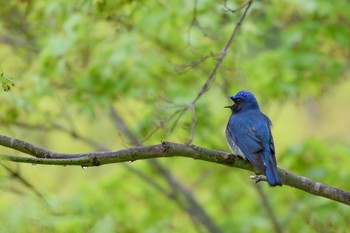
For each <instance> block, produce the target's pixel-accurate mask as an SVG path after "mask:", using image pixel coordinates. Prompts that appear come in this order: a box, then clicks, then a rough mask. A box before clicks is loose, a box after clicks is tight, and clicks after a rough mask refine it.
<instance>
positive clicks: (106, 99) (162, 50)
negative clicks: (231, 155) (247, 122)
mask: <svg viewBox="0 0 350 233" xmlns="http://www.w3.org/2000/svg"><path fill="white" fill-rule="evenodd" d="M244 3H245V1H208V0H193V1H184V0H183V1H162V0H149V1H133V0H118V1H106V0H95V1H88V0H79V1H72V0H59V1H45V0H36V1H33V0H13V1H5V0H0V5H1V7H0V69H1V71H2V72H3V74H4V75H7V76H8V77H11V78H12V79H13V80H14V82H15V85H16V86H15V87H13V88H12V91H10V92H0V131H1V134H5V135H9V136H12V137H16V138H19V139H22V140H26V141H28V142H30V143H33V144H35V145H38V146H41V147H44V148H47V149H49V150H53V151H57V152H66V153H81V152H89V151H97V150H107V149H108V150H117V149H122V148H127V147H131V146H133V145H134V144H135V143H136V144H137V143H140V144H143V145H151V144H156V143H159V142H160V141H161V140H165V141H173V142H179V143H186V142H189V141H190V139H191V135H192V136H193V141H192V143H194V144H195V145H199V146H202V147H207V148H211V149H217V150H223V151H228V146H227V145H226V141H225V136H224V129H225V127H226V123H227V120H228V117H229V114H230V113H229V112H228V110H227V109H224V108H223V106H225V105H228V104H230V101H229V100H228V98H227V95H233V94H235V93H236V92H237V91H238V90H241V89H246V90H250V91H252V92H253V93H255V95H256V97H257V98H258V101H259V103H260V107H261V109H262V110H263V112H265V113H266V114H267V115H268V116H269V117H270V118H271V120H272V122H273V125H274V127H273V134H274V139H275V145H276V151H277V161H278V165H279V167H281V168H284V169H287V170H290V171H292V172H294V173H297V174H300V175H303V176H307V177H309V178H311V179H314V180H317V181H321V182H324V183H327V184H330V185H332V186H335V187H338V188H341V189H343V190H350V183H349V177H350V169H349V165H350V147H349V143H350V135H349V129H350V121H349V118H350V109H349V102H348V101H349V99H350V80H349V77H350V76H349V75H350V73H349V71H350V63H349V58H350V28H349V25H350V11H349V10H347V9H348V8H349V2H348V1H346V0H338V1H327V0H309V1H301V0H293V1H287V0H282V1H276V0H271V1H258V0H256V1H254V2H253V5H252V7H251V9H250V10H249V12H248V14H247V16H246V18H245V20H244V21H243V24H242V27H241V28H240V30H239V31H238V33H237V34H236V37H235V39H234V41H233V43H232V45H231V46H230V48H229V50H228V53H227V56H226V57H225V59H224V61H223V64H222V65H221V66H220V68H219V70H218V72H217V73H216V76H215V79H214V80H213V81H212V82H211V83H210V89H209V90H208V91H207V92H206V93H205V94H204V95H203V96H202V97H201V98H200V99H199V100H198V101H197V102H196V105H195V117H196V126H195V131H192V132H191V125H192V120H193V119H192V114H191V111H189V110H188V111H185V112H184V113H183V114H180V113H181V111H180V112H178V110H179V109H182V108H183V106H184V105H186V104H189V103H191V101H192V100H193V99H194V98H195V97H196V95H197V94H198V92H199V91H200V89H201V86H202V85H203V84H204V83H205V80H206V79H207V77H208V75H209V73H210V71H211V70H212V69H213V67H214V65H215V63H216V59H217V57H218V55H219V53H220V52H221V50H222V48H223V46H224V44H225V42H226V41H227V39H228V38H229V36H230V34H231V33H232V30H233V28H234V26H235V25H236V23H237V22H238V19H239V17H240V15H241V13H242V12H243V11H242V10H239V11H236V12H234V11H233V10H234V9H238V8H239V7H240V6H242V5H243V4H244ZM122 126H125V128H123V127H122ZM128 132H129V135H128ZM130 133H131V134H132V137H134V138H133V139H132V138H131V137H130ZM193 133H194V134H193ZM135 140H137V142H136V141H135ZM0 153H2V154H4V153H7V154H14V155H20V153H18V152H16V151H13V150H9V149H6V148H3V147H1V148H0ZM1 163H2V165H1V167H0V187H1V192H0V226H1V228H0V232H4V233H5V232H6V233H9V232H33V233H34V232H35V233H38V232H64V233H66V232H91V233H92V232H147V233H153V232H209V231H211V232H219V231H221V232H347V231H348V229H350V218H349V216H350V208H349V207H348V206H345V205H343V204H340V203H337V202H334V201H330V200H327V199H324V198H321V197H316V196H313V195H310V194H308V193H304V192H302V191H300V190H296V189H294V188H291V187H287V186H283V187H282V188H270V187H269V186H268V185H267V184H266V183H260V184H258V185H256V184H254V182H253V181H251V180H250V179H249V175H251V173H250V172H247V171H243V170H239V169H235V168H229V167H225V166H221V165H218V164H212V163H207V162H203V161H196V160H191V159H186V158H167V159H158V160H157V166H160V167H162V168H163V169H165V170H164V171H163V172H160V171H159V169H157V166H154V164H153V165H152V163H149V162H147V161H137V162H133V163H127V164H111V165H106V166H101V167H90V168H88V169H82V168H81V167H70V166H66V167H60V166H40V165H36V166H35V164H34V165H30V164H14V163H10V162H1ZM158 168H159V167H158ZM164 174H168V175H169V176H170V177H172V178H173V179H175V180H176V181H177V182H178V183H177V184H180V185H181V187H183V188H185V189H186V190H187V192H188V193H189V195H190V196H192V197H193V199H194V200H195V202H196V203H197V204H198V206H197V207H198V208H199V209H201V210H202V211H204V213H206V216H207V217H208V219H207V220H208V221H207V220H205V221H202V222H201V221H198V220H195V219H196V216H195V215H196V213H193V214H191V213H190V211H186V208H187V206H188V205H190V204H188V203H187V202H186V201H184V200H185V199H184V197H183V196H181V195H182V194H181V191H180V192H179V189H178V187H175V186H173V185H172V183H171V182H170V183H169V180H167V179H165V176H164ZM169 176H168V178H169ZM155 184H157V185H155ZM157 187H158V188H157ZM159 187H161V188H159ZM266 201H267V203H268V204H266ZM268 207H270V208H271V210H272V212H273V214H272V215H271V214H268V211H267V210H268ZM273 219H276V221H277V223H276V222H275V223H274V221H273ZM208 222H210V223H211V224H213V225H214V226H215V227H216V228H214V230H213V229H212V230H208V229H209V227H208V225H206V223H208ZM215 229H216V230H215Z"/></svg>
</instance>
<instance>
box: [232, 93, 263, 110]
mask: <svg viewBox="0 0 350 233" xmlns="http://www.w3.org/2000/svg"><path fill="white" fill-rule="evenodd" d="M230 99H231V100H232V101H233V102H234V104H233V105H231V106H225V108H230V109H231V111H232V113H238V112H241V111H245V110H249V109H259V105H258V102H257V101H256V99H255V96H254V95H253V94H252V93H250V92H249V91H239V92H237V94H236V95H234V96H231V97H230Z"/></svg>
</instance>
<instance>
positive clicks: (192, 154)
mask: <svg viewBox="0 0 350 233" xmlns="http://www.w3.org/2000/svg"><path fill="white" fill-rule="evenodd" d="M0 145H2V146H5V147H9V148H12V149H14V150H17V151H20V152H23V153H26V154H28V155H31V156H33V157H29V156H15V155H0V158H1V159H2V160H9V161H13V162H19V163H32V164H49V165H72V166H100V165H104V164H110V163H122V162H130V161H136V160H143V159H151V158H166V157H174V156H179V157H187V158H193V159H198V160H204V161H208V162H212V163H217V164H222V165H226V166H230V167H237V168H241V169H244V170H249V171H254V167H253V166H252V165H251V164H250V163H249V162H248V161H246V160H243V159H242V158H241V157H239V156H236V155H232V154H229V153H227V152H223V151H217V150H211V149H207V148H203V147H198V146H194V145H184V144H178V143H172V142H162V143H161V144H157V145H152V146H140V147H133V148H128V149H123V150H117V151H102V152H90V153H81V154H63V153H56V152H52V151H49V150H46V149H43V148H41V147H38V146H35V145H32V144H30V143H28V142H25V141H22V140H19V139H15V138H11V137H8V136H4V135H0ZM278 171H279V174H280V176H281V179H282V182H283V184H284V185H288V186H291V187H294V188H297V189H300V190H303V191H305V192H308V193H311V194H314V195H317V196H322V197H325V198H328V199H331V200H334V201H337V202H341V203H343V204H346V205H350V193H349V192H346V191H344V190H341V189H338V188H334V187H332V186H329V185H326V184H323V183H321V182H317V181H314V180H312V179H309V178H307V177H303V176H299V175H297V174H294V173H292V172H290V171H287V170H284V169H280V168H279V169H278Z"/></svg>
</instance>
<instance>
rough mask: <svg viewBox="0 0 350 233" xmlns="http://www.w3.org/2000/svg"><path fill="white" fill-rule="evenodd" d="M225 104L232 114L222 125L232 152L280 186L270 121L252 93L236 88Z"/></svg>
mask: <svg viewBox="0 0 350 233" xmlns="http://www.w3.org/2000/svg"><path fill="white" fill-rule="evenodd" d="M230 98H231V99H232V101H233V102H234V104H233V105H232V106H226V108H230V109H231V111H232V115H231V116H230V119H229V121H228V124H227V127H226V140H227V142H228V144H229V146H230V149H231V151H232V153H233V154H236V155H240V156H242V157H243V158H246V159H248V161H249V162H250V163H251V164H253V165H254V166H255V167H257V168H258V169H259V170H260V171H261V172H263V173H264V174H265V175H266V178H267V182H268V183H269V184H270V185H271V186H276V185H280V186H282V181H281V178H280V176H279V174H278V171H277V165H276V157H275V146H274V144H273V137H272V134H271V125H272V123H271V120H270V119H269V118H268V117H267V116H266V115H265V114H263V113H262V112H261V111H260V108H259V105H258V102H257V100H256V99H255V97H254V95H253V94H252V93H250V92H248V91H239V92H238V93H237V94H236V95H234V96H232V97H230Z"/></svg>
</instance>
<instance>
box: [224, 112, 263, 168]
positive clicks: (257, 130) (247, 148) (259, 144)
mask: <svg viewBox="0 0 350 233" xmlns="http://www.w3.org/2000/svg"><path fill="white" fill-rule="evenodd" d="M266 126H267V125H266V123H264V122H262V123H256V124H254V123H252V122H247V121H245V120H244V119H242V118H236V119H233V118H231V119H230V121H229V125H228V131H229V133H230V134H231V137H232V139H233V141H234V143H235V144H236V145H237V146H238V147H239V148H240V149H241V151H242V152H243V154H244V155H245V156H246V157H247V159H248V160H249V162H251V163H252V164H253V165H255V166H257V167H259V168H261V169H262V168H263V167H264V165H263V162H262V160H261V153H262V152H263V150H264V147H265V146H264V144H265V143H264V141H263V138H266V137H268V133H269V128H268V127H266ZM266 134H267V135H266Z"/></svg>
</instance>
